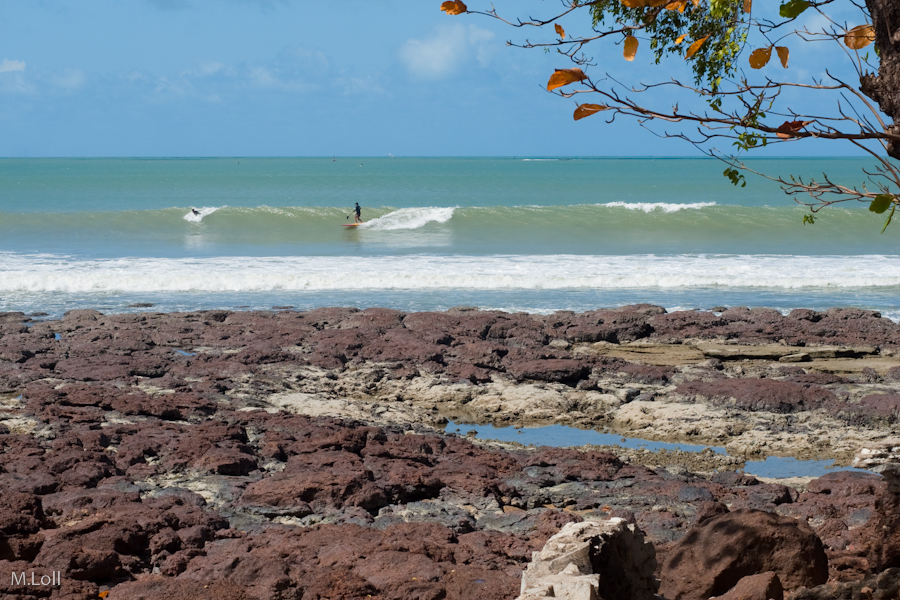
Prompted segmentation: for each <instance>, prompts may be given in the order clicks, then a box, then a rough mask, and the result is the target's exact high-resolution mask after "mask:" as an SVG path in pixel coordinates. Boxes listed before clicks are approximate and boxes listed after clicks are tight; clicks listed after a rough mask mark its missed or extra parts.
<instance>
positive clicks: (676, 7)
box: [666, 0, 687, 13]
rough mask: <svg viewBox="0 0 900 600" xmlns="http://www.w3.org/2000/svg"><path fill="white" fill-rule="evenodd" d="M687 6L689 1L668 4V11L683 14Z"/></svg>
mask: <svg viewBox="0 0 900 600" xmlns="http://www.w3.org/2000/svg"><path fill="white" fill-rule="evenodd" d="M686 6H687V0H676V1H675V2H669V3H668V4H666V10H677V11H678V12H680V13H683V12H684V8H685V7H686Z"/></svg>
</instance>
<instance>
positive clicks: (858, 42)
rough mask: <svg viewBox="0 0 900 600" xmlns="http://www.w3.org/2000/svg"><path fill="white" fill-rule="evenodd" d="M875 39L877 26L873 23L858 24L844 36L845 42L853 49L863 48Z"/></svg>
mask: <svg viewBox="0 0 900 600" xmlns="http://www.w3.org/2000/svg"><path fill="white" fill-rule="evenodd" d="M874 41H875V28H874V27H872V26H871V25H858V26H856V27H854V28H853V29H851V30H850V31H848V32H847V35H845V36H844V44H846V46H847V47H848V48H850V49H851V50H861V49H862V48H865V47H866V46H868V45H869V44H871V43H872V42H874Z"/></svg>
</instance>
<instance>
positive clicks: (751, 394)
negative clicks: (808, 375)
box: [675, 379, 837, 413]
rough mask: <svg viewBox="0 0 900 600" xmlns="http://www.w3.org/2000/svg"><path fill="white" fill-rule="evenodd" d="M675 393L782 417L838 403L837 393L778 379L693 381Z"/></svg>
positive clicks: (684, 384)
mask: <svg viewBox="0 0 900 600" xmlns="http://www.w3.org/2000/svg"><path fill="white" fill-rule="evenodd" d="M675 392H676V393H678V394H682V395H684V396H688V397H690V396H700V397H705V398H710V399H711V400H712V402H713V403H714V404H727V405H733V406H736V407H737V408H741V409H744V410H765V411H772V412H780V413H790V412H796V411H801V410H814V409H816V408H823V407H826V406H832V405H834V404H835V403H836V402H837V397H836V396H835V395H834V393H833V392H831V391H830V390H828V389H825V388H823V387H820V386H817V385H801V384H798V383H793V382H790V381H780V380H776V379H720V380H717V381H691V382H688V383H683V384H681V385H679V386H678V387H677V388H676V389H675Z"/></svg>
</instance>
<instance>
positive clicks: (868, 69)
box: [441, 0, 900, 231]
mask: <svg viewBox="0 0 900 600" xmlns="http://www.w3.org/2000/svg"><path fill="white" fill-rule="evenodd" d="M441 10H444V11H445V12H447V14H450V15H461V14H465V13H469V14H478V15H483V16H487V17H490V18H493V19H498V20H500V21H503V22H504V23H507V24H508V25H511V26H513V27H518V28H536V29H538V30H539V31H540V32H541V34H540V35H541V38H540V39H539V40H537V41H532V40H530V39H525V40H524V41H510V42H507V43H508V44H509V45H511V46H516V47H520V48H543V49H544V50H545V51H553V50H555V51H556V52H558V53H559V54H560V55H562V56H564V57H566V58H567V59H568V60H570V61H572V62H573V63H574V64H575V66H574V67H572V68H566V69H557V70H556V71H555V72H554V73H553V74H551V76H550V78H549V81H548V83H547V90H548V91H549V92H552V93H554V94H557V95H559V96H561V97H564V98H576V100H577V99H580V98H582V97H584V96H583V95H584V94H588V95H589V97H591V98H592V101H591V102H590V103H588V102H580V100H577V106H576V108H575V112H574V115H573V117H574V118H575V120H579V119H583V118H586V117H589V116H592V115H596V114H598V113H601V112H602V113H604V115H606V119H607V121H609V122H612V121H614V120H615V119H616V118H622V117H626V118H633V119H636V120H637V121H638V122H640V123H641V124H642V125H643V126H644V127H646V128H647V129H648V130H650V131H651V132H653V133H654V134H656V135H660V136H664V137H674V138H681V139H683V140H686V141H688V142H690V143H692V144H694V145H695V146H696V147H697V148H699V149H700V150H701V151H702V152H704V153H705V154H708V155H710V156H714V157H716V158H719V159H720V160H723V161H725V162H726V163H727V164H728V167H727V168H726V170H725V172H724V174H725V176H726V177H728V178H729V179H730V180H731V181H732V183H734V184H735V185H742V186H743V185H746V179H745V178H744V175H743V172H753V173H757V171H755V170H754V169H753V168H752V167H751V166H749V165H748V164H747V163H746V162H744V161H743V160H742V157H743V156H745V155H746V153H748V152H751V151H752V150H754V149H758V148H762V147H766V146H770V145H773V144H784V143H798V142H804V141H806V142H809V141H811V140H815V141H816V143H817V144H821V143H829V142H832V143H835V142H841V143H844V144H850V145H851V146H852V147H854V148H856V149H860V150H862V151H863V152H865V153H867V154H868V155H869V156H872V157H873V158H874V160H875V165H876V166H875V167H874V168H873V169H871V170H864V171H863V173H862V174H861V179H862V180H864V181H863V182H862V183H860V184H858V185H854V184H849V183H843V182H835V181H832V180H831V179H830V178H829V176H828V175H827V174H823V176H822V177H821V178H820V179H816V180H803V179H801V178H795V177H787V178H783V177H774V176H770V175H766V174H764V173H757V174H759V175H762V176H763V177H768V178H769V179H773V180H775V181H777V182H778V183H780V184H781V186H782V187H783V189H784V190H785V191H786V192H787V193H788V194H791V195H793V196H794V198H795V199H796V200H797V201H798V202H800V203H801V204H804V205H806V206H807V207H809V209H810V213H809V214H807V215H805V217H804V220H803V222H804V223H813V222H814V221H815V217H814V215H815V213H816V212H818V211H819V210H821V209H822V208H824V207H825V206H828V205H831V204H834V203H836V202H846V201H850V200H856V201H860V202H865V203H868V205H869V210H871V211H872V212H875V213H879V214H881V213H885V212H888V211H890V212H889V215H888V218H887V221H886V223H885V228H886V227H887V225H888V224H889V223H890V221H891V216H892V215H893V213H894V211H895V210H896V208H897V206H898V204H900V199H898V194H900V163H898V159H900V29H898V30H897V33H895V31H894V30H895V28H897V26H898V25H900V2H897V0H865V2H863V0H779V1H778V2H776V1H775V0H765V2H761V1H757V2H756V3H753V2H752V0H562V2H561V8H560V9H558V10H557V11H555V12H551V13H550V14H549V15H547V16H545V17H543V18H534V17H530V16H529V17H527V18H524V17H517V18H514V19H513V18H509V17H508V16H507V15H503V14H501V13H500V12H498V10H497V9H495V8H493V6H491V8H489V9H485V10H477V9H470V8H469V7H468V6H466V4H464V3H463V2H462V1H460V0H457V1H452V2H444V3H443V4H442V5H441ZM847 10H851V11H852V13H853V14H854V15H856V18H857V20H856V22H853V23H847V22H839V21H838V20H837V19H836V18H834V17H833V16H832V15H833V14H836V13H837V14H840V11H844V12H846V11H847ZM811 14H815V15H816V16H817V19H815V20H809V19H807V20H806V22H807V23H809V22H811V21H813V22H817V23H819V25H818V26H817V27H810V25H798V24H799V23H801V22H803V21H804V19H805V18H806V17H808V16H809V15H811ZM563 21H565V23H566V27H568V29H569V31H568V33H567V31H566V29H564V27H563ZM551 25H552V29H550V26H551ZM573 31H578V32H579V33H575V34H573V33H572V32H573ZM604 41H606V42H607V43H606V44H604V43H603V42H604ZM609 41H612V42H613V43H614V44H621V46H622V50H621V52H622V59H624V60H626V61H632V60H634V59H635V57H636V56H638V55H639V53H642V52H647V51H649V52H650V53H651V54H652V57H653V60H654V61H655V62H656V63H657V64H662V63H665V62H667V61H672V60H676V61H687V65H688V66H689V70H690V73H691V78H690V80H684V81H682V80H679V79H672V78H668V77H666V76H665V73H664V72H663V71H662V69H664V67H661V75H660V78H659V80H658V81H656V82H652V83H631V84H628V83H625V82H621V81H618V80H616V79H615V78H613V77H612V76H610V75H609V74H608V73H603V72H602V71H601V70H600V67H599V66H598V64H601V63H607V62H608V61H609V60H610V59H611V58H612V56H610V54H609V53H610V51H611V48H610V46H609V44H608V42H609ZM800 44H836V45H838V46H839V47H840V48H841V49H842V50H843V53H844V56H845V58H846V60H845V61H844V63H843V64H806V65H801V67H802V70H801V69H793V70H792V69H789V63H790V58H791V56H790V55H791V48H792V47H794V48H796V47H797V46H798V45H800ZM646 47H649V50H644V48H646ZM817 47H819V46H817ZM589 50H590V51H592V52H593V51H595V50H596V51H597V52H598V53H599V54H600V56H601V59H602V60H596V61H595V58H594V56H593V55H591V54H588V51H589ZM823 55H824V56H828V54H827V53H824V54H823V53H820V52H817V53H807V55H806V56H813V57H816V56H823ZM773 56H774V57H776V58H777V60H775V61H773ZM807 60H809V59H807ZM812 60H813V61H814V60H815V58H813V59H812ZM801 72H812V73H824V75H822V76H821V77H808V78H806V79H802V78H800V79H798V80H794V79H792V78H791V74H792V73H801ZM814 95H826V96H828V100H829V101H830V103H831V105H832V106H833V109H832V110H831V112H830V113H828V114H825V115H823V114H809V113H807V112H806V111H805V110H804V108H806V110H810V111H811V110H812V109H810V108H808V107H811V106H821V105H822V102H821V101H818V99H817V98H814V97H813V96H814ZM787 96H790V97H791V98H792V102H794V103H796V101H797V98H798V97H799V98H800V99H801V101H800V102H799V103H797V106H796V107H792V106H789V105H788V104H787V102H786V100H785V97H787ZM681 97H686V98H687V101H686V102H684V103H683V104H682V108H679V103H678V102H677V100H676V102H674V104H673V103H671V102H672V99H677V98H681ZM697 97H699V98H700V99H701V104H700V105H699V106H700V107H701V108H700V109H699V110H698V109H697V108H696V107H697V106H698V103H697V102H696V100H695V99H696V98H697ZM661 98H663V99H664V100H660V99H661ZM685 106H687V107H689V108H684V107H685ZM666 127H676V130H675V131H668V130H667V129H665V128H666ZM723 144H725V148H724V149H723V148H720V147H719V146H721V145H723ZM882 231H883V230H882Z"/></svg>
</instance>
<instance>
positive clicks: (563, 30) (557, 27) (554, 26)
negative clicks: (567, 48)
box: [553, 23, 566, 40]
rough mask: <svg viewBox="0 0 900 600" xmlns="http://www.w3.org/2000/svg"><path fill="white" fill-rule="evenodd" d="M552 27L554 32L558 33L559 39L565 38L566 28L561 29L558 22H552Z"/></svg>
mask: <svg viewBox="0 0 900 600" xmlns="http://www.w3.org/2000/svg"><path fill="white" fill-rule="evenodd" d="M553 28H554V29H556V33H557V34H558V35H559V39H561V40H564V39H566V30H565V29H563V28H562V26H561V25H560V24H559V23H554V24H553Z"/></svg>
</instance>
